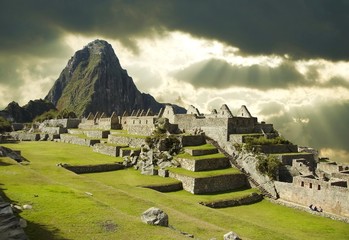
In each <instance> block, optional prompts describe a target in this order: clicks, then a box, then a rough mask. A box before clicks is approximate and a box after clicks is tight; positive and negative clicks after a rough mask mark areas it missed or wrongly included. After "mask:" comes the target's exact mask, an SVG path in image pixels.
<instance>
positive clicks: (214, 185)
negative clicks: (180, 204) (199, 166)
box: [169, 172, 247, 194]
mask: <svg viewBox="0 0 349 240" xmlns="http://www.w3.org/2000/svg"><path fill="white" fill-rule="evenodd" d="M169 176H170V177H172V178H175V179H178V180H179V181H181V182H182V185H183V189H184V190H186V191H188V192H190V193H193V194H205V193H213V192H224V191H229V190H234V189H238V188H242V187H245V186H246V184H247V180H246V176H245V175H244V174H229V175H219V176H212V177H205V178H194V177H189V176H185V175H182V174H178V173H174V172H170V173H169Z"/></svg>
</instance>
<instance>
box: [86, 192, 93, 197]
mask: <svg viewBox="0 0 349 240" xmlns="http://www.w3.org/2000/svg"><path fill="white" fill-rule="evenodd" d="M85 194H86V195H89V196H93V194H92V193H90V192H85Z"/></svg>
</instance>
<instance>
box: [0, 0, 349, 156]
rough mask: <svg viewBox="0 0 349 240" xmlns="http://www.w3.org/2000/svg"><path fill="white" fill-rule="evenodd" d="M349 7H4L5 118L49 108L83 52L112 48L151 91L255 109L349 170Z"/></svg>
mask: <svg viewBox="0 0 349 240" xmlns="http://www.w3.org/2000/svg"><path fill="white" fill-rule="evenodd" d="M348 29H349V1H346V0H336V1H333V0H288V1H286V0H264V1H259V0H255V1H253V0H220V1H213V0H190V1H188V0H176V1H174V0H132V1H131V0H128V1H126V0H76V1H74V0H51V1H46V0H31V1H27V0H22V1H21V0H18V1H13V0H3V1H2V3H1V8H0V31H1V34H0V96H1V97H0V109H2V108H4V107H5V106H6V105H7V104H8V103H9V102H10V101H13V100H14V101H17V102H18V103H19V104H20V105H24V104H26V103H27V102H28V101H29V100H31V99H38V98H44V97H45V95H46V94H47V92H48V90H49V89H50V88H51V86H52V85H53V83H54V81H55V80H56V79H57V78H58V76H59V74H60V72H61V70H62V69H63V68H64V67H65V65H66V64H67V61H68V59H69V58H70V57H71V56H72V55H73V54H74V52H75V51H77V50H79V49H81V48H82V47H83V46H84V45H87V43H89V42H90V41H92V40H94V39H96V38H99V39H105V40H107V41H108V42H109V43H111V44H112V46H113V48H114V50H115V52H116V54H117V56H118V58H119V60H120V62H121V65H122V66H123V68H125V69H127V71H128V73H129V75H130V76H132V77H133V79H134V81H135V83H136V85H137V86H138V88H139V89H140V90H141V91H142V92H147V93H150V94H152V95H153V96H154V97H155V98H156V99H157V100H158V101H162V102H172V103H177V104H180V105H182V106H184V107H187V106H188V105H189V104H193V105H195V106H196V107H198V108H199V110H200V111H201V112H208V111H210V110H211V109H213V108H218V107H220V105H222V104H223V103H226V104H228V106H230V108H231V109H232V110H233V112H234V111H235V110H236V109H237V108H239V107H240V106H241V105H243V104H244V105H246V106H247V107H248V108H249V109H250V112H251V113H252V115H254V116H257V117H258V119H259V120H260V121H262V120H264V121H267V122H271V123H274V125H275V126H276V128H277V129H278V130H279V131H280V132H281V133H282V134H283V135H284V136H285V137H286V138H288V139H290V140H292V141H294V142H295V143H298V144H299V145H307V146H311V147H315V148H318V149H319V150H321V153H322V155H323V156H329V157H331V158H332V160H348V162H349V124H348V119H349V41H348V40H349V30H348Z"/></svg>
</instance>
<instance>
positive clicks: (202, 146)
mask: <svg viewBox="0 0 349 240" xmlns="http://www.w3.org/2000/svg"><path fill="white" fill-rule="evenodd" d="M185 148H186V149H191V150H207V149H216V147H215V146H213V145H212V144H204V145H200V146H190V147H185Z"/></svg>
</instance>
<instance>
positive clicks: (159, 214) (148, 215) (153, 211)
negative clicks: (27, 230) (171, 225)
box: [141, 207, 168, 227]
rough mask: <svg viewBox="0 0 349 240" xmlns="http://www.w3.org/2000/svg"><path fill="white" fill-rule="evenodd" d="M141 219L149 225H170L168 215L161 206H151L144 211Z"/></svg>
mask: <svg viewBox="0 0 349 240" xmlns="http://www.w3.org/2000/svg"><path fill="white" fill-rule="evenodd" d="M141 220H142V222H144V223H146V224H149V225H157V226H163V227H168V215H167V214H166V213H165V212H164V211H162V210H161V209H159V208H155V207H151V208H149V209H148V210H146V211H145V212H144V213H142V216H141Z"/></svg>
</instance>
